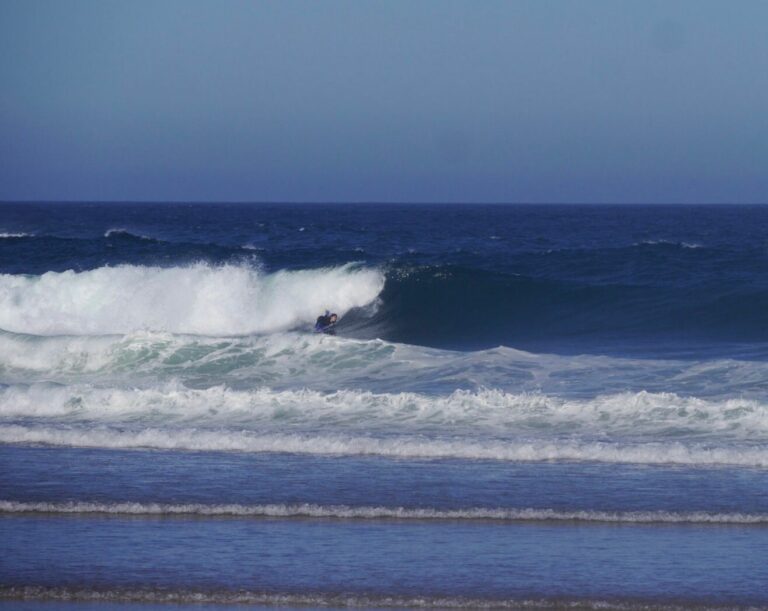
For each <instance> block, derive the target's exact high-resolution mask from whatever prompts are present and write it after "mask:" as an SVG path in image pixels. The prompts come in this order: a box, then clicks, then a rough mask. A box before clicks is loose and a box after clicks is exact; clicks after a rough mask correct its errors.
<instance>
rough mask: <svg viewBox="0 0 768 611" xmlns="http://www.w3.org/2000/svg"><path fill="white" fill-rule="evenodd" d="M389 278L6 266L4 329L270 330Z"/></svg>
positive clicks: (362, 271)
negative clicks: (18, 270)
mask: <svg viewBox="0 0 768 611" xmlns="http://www.w3.org/2000/svg"><path fill="white" fill-rule="evenodd" d="M383 286H384V276H383V274H382V273H381V272H380V271H378V270H375V269H367V268H362V267H358V266H354V265H351V264H348V265H343V266H340V267H334V268H325V269H315V270H298V271H278V272H275V273H271V274H270V273H264V272H262V271H259V270H257V269H254V268H252V267H249V266H247V265H222V266H211V265H206V264H202V263H199V264H195V265H190V266H187V267H169V268H161V267H142V266H132V265H121V266H117V267H100V268H97V269H94V270H90V271H83V272H75V271H66V272H47V273H45V274H43V275H41V276H25V275H11V274H2V275H0V329H4V330H6V331H12V332H15V333H28V334H36V335H67V334H69V335H107V334H119V333H129V332H132V331H137V330H156V331H167V332H171V333H190V334H200V335H225V336H226V335H244V334H249V333H270V332H274V331H280V330H285V329H290V328H293V327H296V326H298V325H302V324H309V323H311V322H313V321H314V319H315V318H316V317H317V315H318V312H322V311H323V310H324V309H326V308H328V309H333V310H335V311H336V312H338V313H339V314H341V315H343V314H345V313H347V312H348V311H349V310H351V309H353V308H359V307H362V306H366V305H370V304H372V303H373V302H374V300H375V299H376V297H377V296H378V295H379V293H380V292H381V290H382V288H383Z"/></svg>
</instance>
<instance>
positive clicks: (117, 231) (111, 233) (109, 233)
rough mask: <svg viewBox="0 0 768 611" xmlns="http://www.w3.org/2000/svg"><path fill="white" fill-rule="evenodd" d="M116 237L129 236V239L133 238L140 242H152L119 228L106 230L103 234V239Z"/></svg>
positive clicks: (145, 237)
mask: <svg viewBox="0 0 768 611" xmlns="http://www.w3.org/2000/svg"><path fill="white" fill-rule="evenodd" d="M116 235H118V236H119V235H127V236H131V237H134V238H139V239H141V240H152V238H150V237H149V236H146V235H141V234H138V233H133V232H132V231H128V230H127V229H123V228H121V227H116V228H113V229H108V230H107V231H105V232H104V237H105V238H109V237H111V236H116Z"/></svg>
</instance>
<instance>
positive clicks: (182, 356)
mask: <svg viewBox="0 0 768 611" xmlns="http://www.w3.org/2000/svg"><path fill="white" fill-rule="evenodd" d="M766 236H768V208H765V207H759V206H583V205H571V206H555V205H551V206H469V205H467V206H461V205H450V206H441V205H429V206H422V205H411V206H393V205H296V204H290V205H288V204H283V205H277V204H275V205H239V204H238V205H235V204H219V205H213V204H205V205H203V204H193V205H183V204H77V203H67V204H30V203H24V204H8V203H6V204H0V541H2V544H3V554H2V558H0V607H1V606H3V605H11V606H16V605H21V604H23V605H26V607H25V608H30V609H37V608H50V607H49V606H46V605H53V606H54V607H55V608H62V609H64V608H71V607H70V606H69V605H71V604H72V603H71V602H67V601H77V604H78V605H79V604H83V605H86V604H87V605H109V606H110V608H122V605H123V604H127V603H129V602H131V601H134V602H136V603H142V604H143V605H146V606H147V607H149V606H150V605H156V604H162V603H175V604H180V605H185V604H203V603H204V604H210V605H223V606H226V605H230V604H235V603H247V604H252V605H257V606H274V605H281V606H289V607H291V606H294V607H295V606H302V607H307V606H309V607H349V606H352V607H361V608H367V607H381V606H389V607H413V606H429V607H440V608H442V607H456V606H463V607H476V606H489V605H490V606H506V607H521V606H526V605H528V606H531V605H533V606H540V607H550V606H558V605H559V606H566V607H568V606H570V607H572V606H577V607H578V606H584V607H587V608H594V607H600V606H601V605H608V606H620V607H623V608H634V607H644V606H647V605H656V606H658V607H660V608H666V607H669V608H671V607H675V606H684V607H699V606H701V607H713V606H714V607H732V606H749V605H752V606H758V607H768V569H766V567H768V470H766V469H767V468H768V445H766V444H767V442H768V325H766V316H767V315H766V311H768V310H767V309H766V306H767V305H768V238H767V237H766ZM326 309H328V310H331V311H334V312H337V313H338V314H339V316H340V322H339V324H338V325H337V329H336V331H337V333H336V335H325V334H316V333H313V331H312V326H313V323H314V321H315V318H316V317H317V316H318V315H319V314H322V313H323V312H324V311H325V310H326ZM3 601H5V602H3ZM21 601H25V602H23V603H22V602H21ZM46 601H48V602H46ZM40 605H43V606H42V607H41V606H40Z"/></svg>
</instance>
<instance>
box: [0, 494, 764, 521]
mask: <svg viewBox="0 0 768 611" xmlns="http://www.w3.org/2000/svg"><path fill="white" fill-rule="evenodd" d="M0 513H5V514H39V513H46V514H96V515H114V516H206V517H242V518H249V517H253V518H324V519H332V518H335V519H340V520H381V519H391V520H437V521H440V520H448V521H456V520H467V521H473V520H479V521H486V520H487V521H498V522H598V523H602V522H605V523H614V524H743V525H764V524H768V514H745V513H712V512H705V511H691V512H674V511H594V510H577V511H561V510H556V509H533V508H523V509H505V508H483V507H475V508H469V509H433V508H407V507H366V506H360V507H357V506H349V505H316V504H312V503H295V504H262V505H242V504H219V505H206V504H201V503H185V504H167V503H134V502H120V503H98V502H89V501H72V502H66V503H57V502H22V501H6V500H0Z"/></svg>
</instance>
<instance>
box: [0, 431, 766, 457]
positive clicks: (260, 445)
mask: <svg viewBox="0 0 768 611" xmlns="http://www.w3.org/2000/svg"><path fill="white" fill-rule="evenodd" d="M0 443H6V444H43V445H51V446H63V447H86V448H109V449H158V450H186V451H230V452H231V451H234V452H253V453H289V454H309V455H318V456H381V457H391V458H434V459H442V458H459V459H469V460H499V461H510V462H543V461H574V462H603V463H630V464H632V463H634V464H649V465H675V464H677V465H690V466H696V465H702V466H703V465H735V466H744V467H768V448H767V447H766V446H765V444H756V445H753V446H735V447H718V446H714V447H712V446H706V445H703V444H690V445H688V444H684V443H681V442H649V443H633V444H623V443H617V442H588V441H567V440H531V441H486V440H482V439H480V440H476V439H465V438H459V439H429V438H423V437H414V436H398V437H385V438H375V437H363V436H340V435H339V436H318V435H309V434H307V435H302V434H282V433H276V434H260V433H255V432H254V433H251V432H247V431H242V430H230V431H221V430H214V431H211V430H198V429H182V428H179V429H157V428H146V429H142V430H134V431H131V430H114V429H109V428H106V427H101V428H98V429H87V430H80V429H75V428H53V427H37V426H32V427H30V426H24V425H4V426H0Z"/></svg>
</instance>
